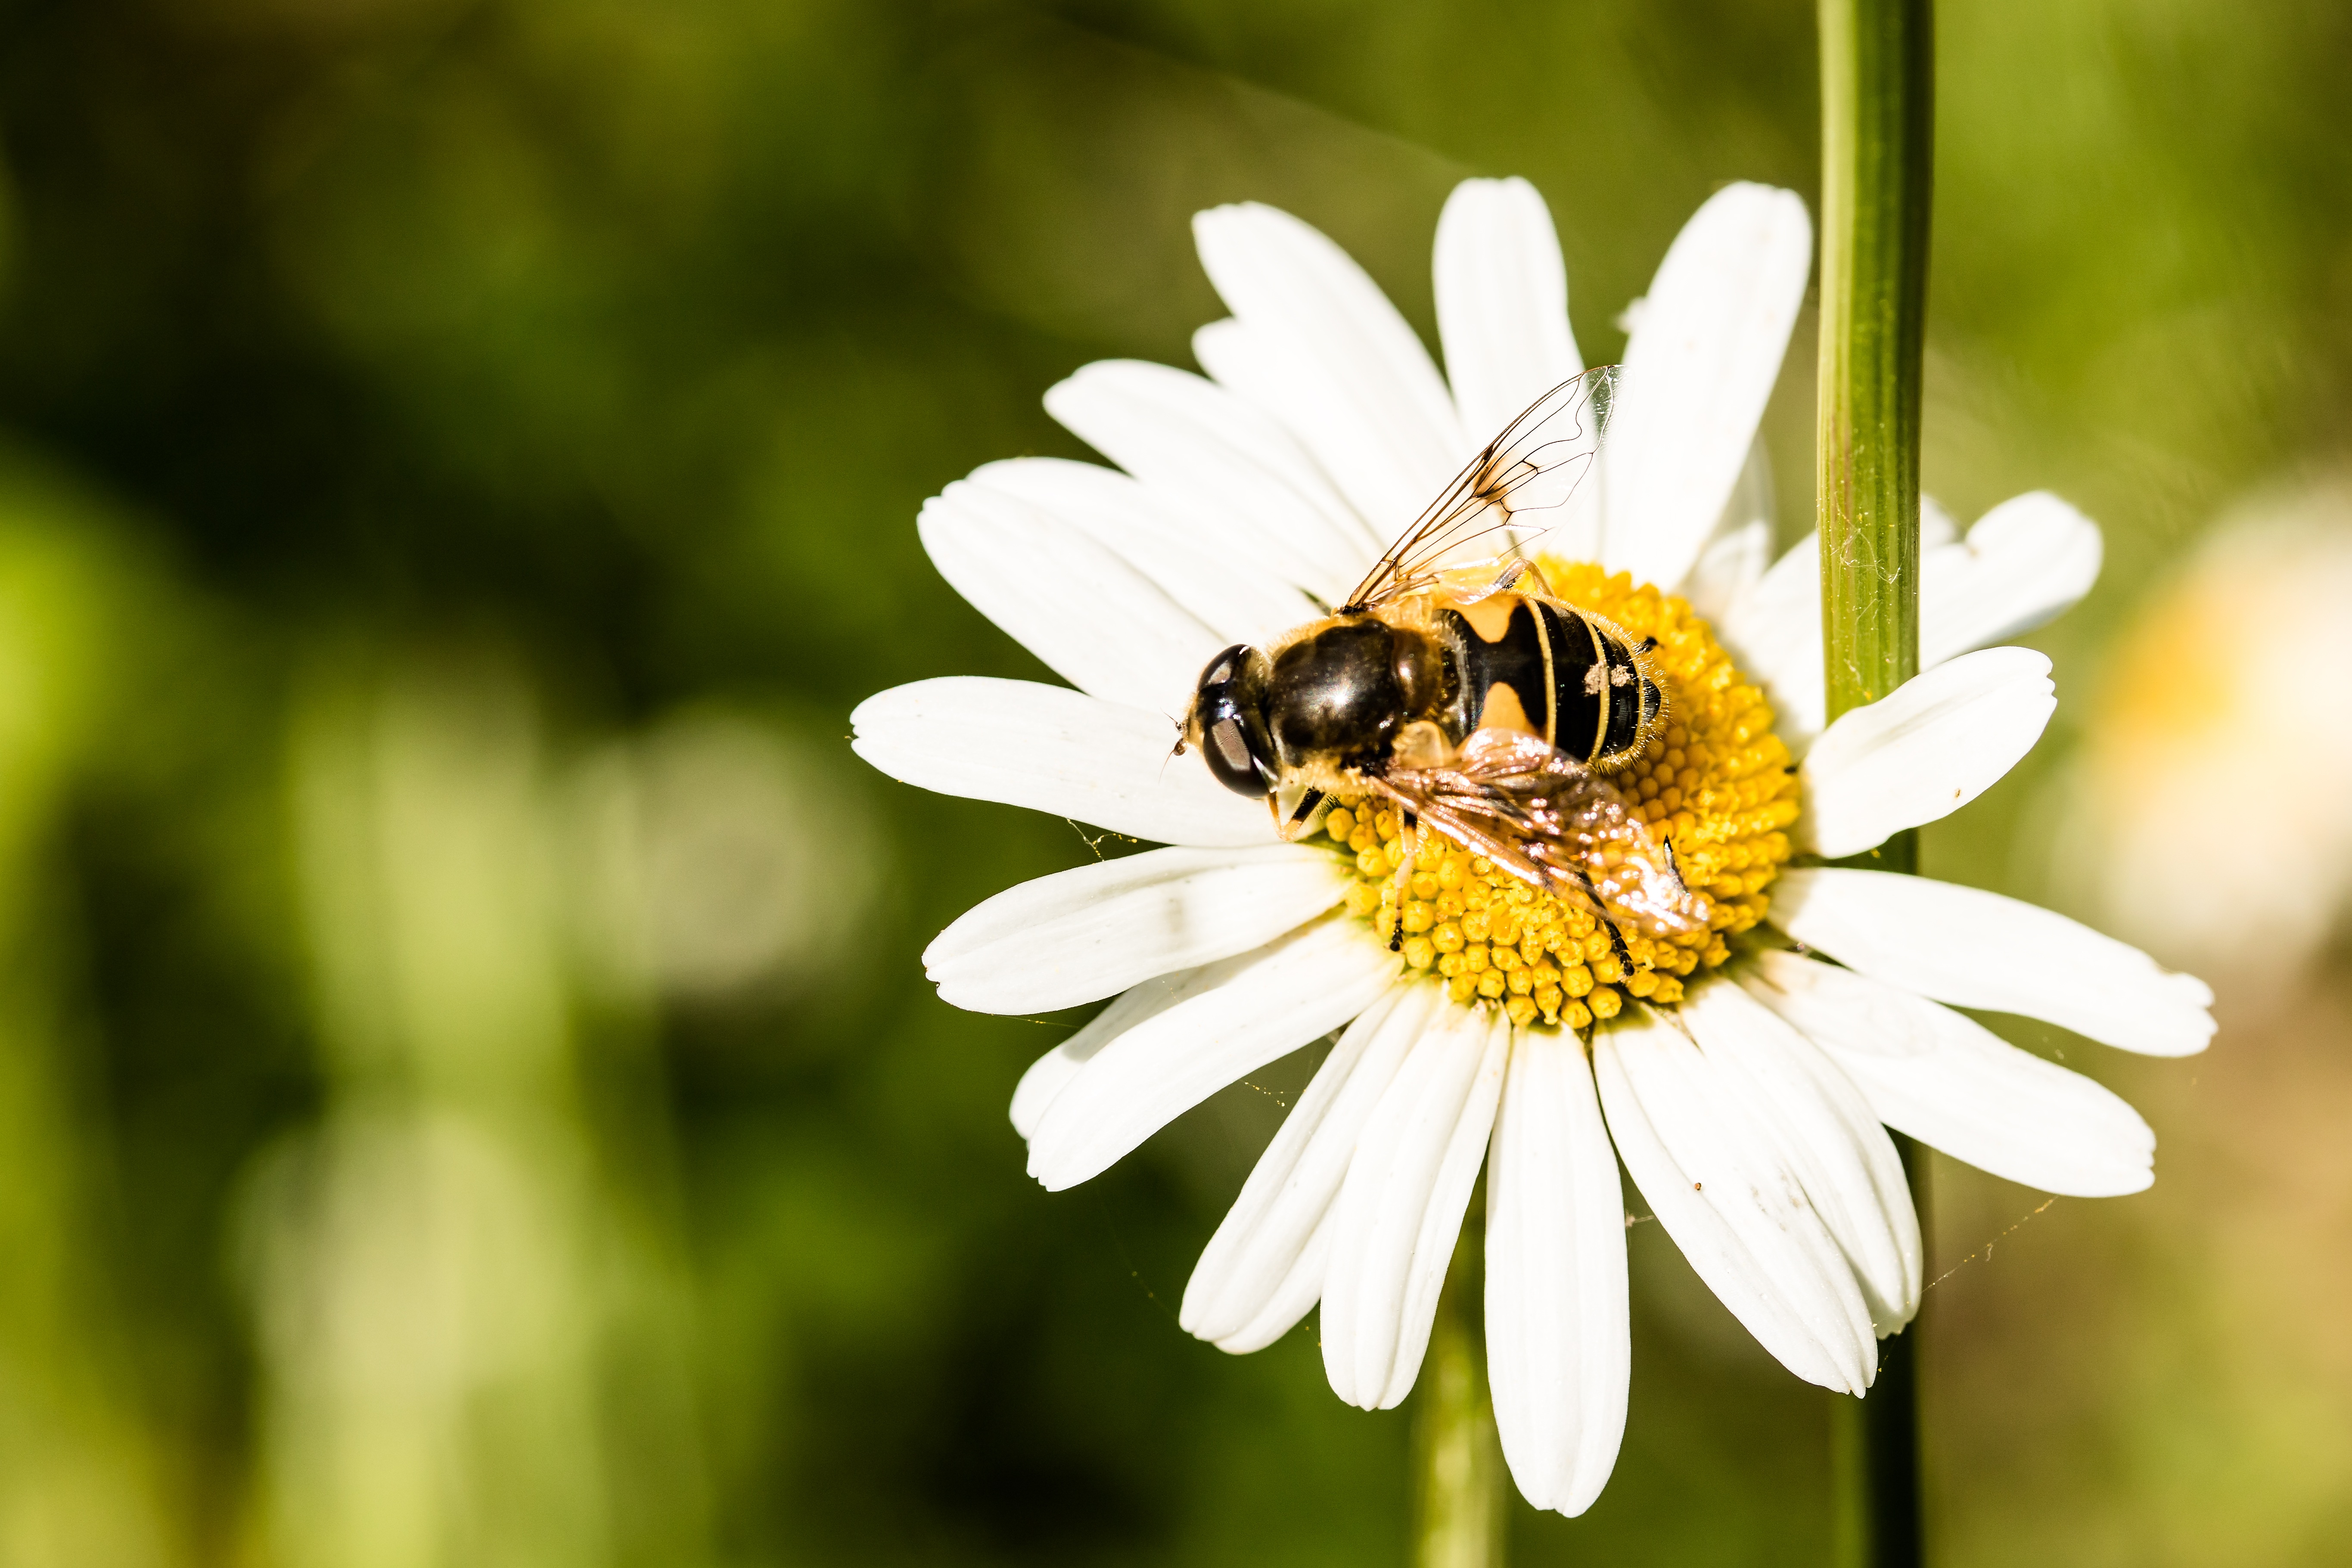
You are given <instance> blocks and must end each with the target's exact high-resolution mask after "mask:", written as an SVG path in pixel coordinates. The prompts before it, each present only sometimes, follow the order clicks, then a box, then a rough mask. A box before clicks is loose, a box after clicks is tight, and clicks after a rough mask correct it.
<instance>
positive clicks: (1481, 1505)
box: [1412, 1207, 1509, 1568]
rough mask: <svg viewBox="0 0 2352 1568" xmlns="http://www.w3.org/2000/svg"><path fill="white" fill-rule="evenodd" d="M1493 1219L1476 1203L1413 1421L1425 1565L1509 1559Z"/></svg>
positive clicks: (1451, 1267) (1418, 1542)
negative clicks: (1488, 1287)
mask: <svg viewBox="0 0 2352 1568" xmlns="http://www.w3.org/2000/svg"><path fill="white" fill-rule="evenodd" d="M1484 1228H1485V1227H1484V1226H1483V1225H1482V1224H1481V1223H1480V1216H1479V1215H1478V1214H1477V1213H1476V1212H1475V1207H1474V1210H1473V1212H1472V1213H1471V1214H1470V1215H1468V1216H1466V1217H1465V1219H1464V1221H1463V1224H1462V1237H1461V1239H1460V1240H1459V1241H1457V1242H1456V1243H1454V1261H1453V1262H1452V1263H1450V1264H1448V1265H1447V1266H1446V1271H1445V1289H1444V1293H1443V1294H1442V1295H1441V1296H1439V1298H1438V1301H1437V1321H1436V1322H1435V1323H1434V1324H1433V1325H1432V1326H1431V1329H1430V1334H1429V1359H1428V1360H1427V1361H1426V1362H1425V1363H1423V1365H1422V1369H1421V1396H1420V1398H1419V1400H1418V1401H1417V1408H1416V1409H1415V1411H1414V1416H1413V1427H1412V1445H1413V1469H1414V1473H1415V1476H1416V1478H1417V1479H1418V1482H1419V1486H1418V1493H1417V1496H1416V1497H1415V1500H1414V1501H1415V1510H1416V1514H1417V1517H1416V1519H1415V1521H1414V1526H1413V1545H1414V1551H1413V1562H1414V1563H1415V1564H1416V1565H1417V1568H1502V1564H1503V1559H1504V1527H1505V1525H1506V1524H1507V1522H1508V1520H1507V1515H1506V1514H1505V1511H1504V1510H1505V1505H1506V1503H1507V1500H1508V1498H1509V1493H1508V1492H1507V1490H1506V1486H1507V1482H1506V1479H1505V1475H1504V1470H1503V1449H1502V1445H1501V1444H1500V1443H1499V1442H1498V1441H1497V1440H1496V1436H1495V1406H1494V1403H1493V1400H1492V1397H1491V1396H1490V1395H1489V1394H1488V1392H1487V1387H1486V1334H1485V1332H1484V1328H1483V1324H1482V1322H1481V1310H1480V1306H1481V1301H1482V1299H1483V1297H1484V1295H1485V1290H1484V1289H1483V1287H1484V1285H1485V1279H1484V1278H1483V1276H1484V1273H1485V1269H1484V1268H1483V1267H1482V1265H1483V1262H1484V1256H1483V1255H1484V1245H1483V1241H1482V1233H1483V1231H1484Z"/></svg>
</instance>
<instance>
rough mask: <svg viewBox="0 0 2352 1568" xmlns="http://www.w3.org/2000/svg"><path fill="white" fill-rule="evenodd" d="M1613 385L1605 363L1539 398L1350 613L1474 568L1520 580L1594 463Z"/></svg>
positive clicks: (1400, 544) (1352, 600)
mask: <svg viewBox="0 0 2352 1568" xmlns="http://www.w3.org/2000/svg"><path fill="white" fill-rule="evenodd" d="M1616 379H1617V367H1616V366H1615V365H1600V366H1597V367H1595V368H1594V369H1591V370H1588V371H1586V372H1585V373H1584V374H1581V375H1579V376H1575V377H1572V378H1570V380H1567V381H1563V382H1561V383H1560V384H1559V385H1558V386H1555V387H1553V388H1552V389H1551V390H1550V391H1549V392H1547V393H1545V394H1544V395H1542V396H1541V397H1538V398H1537V399H1536V401H1535V402H1534V403H1533V404H1532V405H1529V407H1528V411H1527V412H1526V413H1524V414H1522V415H1520V416H1518V417H1517V419H1514V420H1512V421H1511V422H1510V424H1509V425H1508V426H1505V427H1504V430H1503V433H1502V434H1501V435H1499V436H1497V437H1495V438H1494V439H1493V440H1492V441H1490V442H1488V443H1487V444H1486V449H1485V450H1484V451H1482V452H1480V453H1479V454H1478V455H1477V456H1476V457H1475V458H1472V459H1470V463H1469V466H1468V467H1466V468H1464V469H1463V470H1462V471H1461V473H1459V474H1457V475H1455V476H1454V482H1453V483H1452V484H1450V485H1448V486H1446V487H1445V490H1444V493H1443V494H1442V495H1440V496H1439V497H1438V498H1437V499H1436V500H1433V501H1432V502H1430V503H1429V510H1426V511H1424V512H1423V513H1422V514H1421V516H1420V517H1419V518H1418V519H1416V520H1415V521H1414V522H1413V525H1412V527H1411V528H1409V529H1407V530H1405V531H1404V535H1403V537H1402V538H1400V539H1399V540H1398V541H1397V542H1395V543H1394V544H1393V545H1391V546H1390V547H1389V552H1388V553H1387V554H1385V555H1383V556H1381V559H1380V561H1379V563H1378V564H1376V565H1374V566H1373V568H1372V569H1371V571H1370V574H1367V575H1366V576H1365V578H1364V580H1363V581H1362V582H1361V583H1360V584H1357V585H1356V591H1355V592H1354V593H1353V594H1351V595H1349V596H1348V605H1347V607H1348V608H1349V609H1350V610H1364V609H1370V608H1371V607H1372V606H1373V605H1380V604H1382V603H1385V602H1386V601H1388V600H1390V599H1393V598H1396V597H1397V596H1398V595H1403V594H1412V593H1419V592H1421V591H1422V590H1423V589H1426V588H1430V587H1433V586H1435V585H1437V584H1438V583H1439V582H1440V581H1441V579H1443V578H1444V577H1445V576H1446V575H1447V574H1452V573H1459V572H1461V571H1463V569H1464V567H1465V563H1481V562H1493V563H1496V570H1497V573H1498V574H1501V575H1502V576H1503V577H1504V578H1505V579H1506V580H1508V579H1511V578H1515V577H1516V576H1517V563H1522V562H1524V561H1525V560H1527V559H1528V552H1530V550H1531V549H1532V546H1533V542H1534V541H1535V539H1536V538H1538V536H1540V535H1542V534H1544V533H1546V532H1549V531H1551V529H1552V528H1553V527H1554V526H1555V524H1556V523H1558V522H1559V521H1562V519H1563V516H1564V514H1565V513H1566V512H1567V510H1568V509H1569V506H1570V501H1571V500H1576V499H1577V498H1578V496H1579V490H1580V485H1581V482H1582V481H1583V479H1584V478H1585V476H1586V474H1587V472H1588V471H1589V470H1590V469H1591V468H1592V465H1593V463H1594V462H1595V460H1596V459H1597V458H1598V457H1599V455H1600V451H1601V437H1602V435H1603V433H1604V432H1605V430H1606V428H1607V426H1608V423H1609V405H1610V398H1611V395H1612V392H1613V391H1614V389H1615V386H1616ZM1588 500H1589V498H1588ZM1474 581H1475V577H1474Z"/></svg>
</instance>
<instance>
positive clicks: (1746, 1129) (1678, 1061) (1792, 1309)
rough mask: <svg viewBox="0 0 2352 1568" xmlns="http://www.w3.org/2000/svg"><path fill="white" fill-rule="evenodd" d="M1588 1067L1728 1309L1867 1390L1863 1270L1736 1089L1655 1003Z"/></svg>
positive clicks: (1852, 1387) (1627, 1155)
mask: <svg viewBox="0 0 2352 1568" xmlns="http://www.w3.org/2000/svg"><path fill="white" fill-rule="evenodd" d="M1592 1069H1593V1078H1594V1079H1595V1080H1596V1081H1597V1082H1598V1083H1599V1085H1600V1089H1601V1106H1602V1108H1603V1109H1604V1110H1606V1111H1607V1112H1608V1118H1609V1131H1610V1135H1611V1136H1612V1138H1614V1139H1615V1140H1616V1142H1617V1152H1618V1154H1619V1155H1620V1157H1622V1159H1623V1160H1624V1162H1625V1169H1626V1170H1627V1171H1628V1172H1629V1173H1632V1175H1633V1184H1634V1185H1635V1186H1636V1187H1639V1188H1640V1189H1641V1191H1642V1195H1643V1197H1644V1198H1646V1199H1648V1200H1649V1204H1650V1209H1651V1212H1652V1213H1654V1214H1655V1215H1657V1217H1658V1223H1659V1224H1660V1225H1662V1226H1665V1228H1666V1234H1667V1235H1669V1236H1671V1237H1674V1238H1675V1246H1677V1247H1681V1248H1682V1249H1683V1256H1684V1257H1685V1258H1688V1259H1690V1265H1691V1267H1692V1268H1694V1269H1696V1271H1697V1273H1698V1277H1699V1278H1700V1279H1704V1280H1706V1283H1707V1287H1708V1288H1709V1289H1712V1290H1713V1291H1714V1292H1715V1293H1716V1295H1717V1297H1719V1298H1720V1299H1721V1300H1722V1301H1723V1304H1724V1305H1725V1306H1726V1307H1728V1308H1729V1309H1730V1310H1731V1315H1732V1316H1733V1317H1735V1318H1738V1320H1739V1321H1740V1322H1741V1323H1743V1324H1745V1325H1746V1326H1747V1329H1748V1332H1749V1333H1751V1334H1754V1335H1755V1336H1756V1340H1757V1342H1758V1343H1759V1344H1761V1345H1762V1346H1763V1347H1764V1348H1765V1349H1766V1350H1767V1351H1769V1352H1771V1353H1772V1354H1773V1355H1774V1356H1775V1357H1777V1358H1778V1359H1779V1360H1780V1364H1781V1365H1783V1366H1785V1367H1787V1368H1788V1369H1789V1370H1790V1372H1793V1373H1796V1374H1797V1375H1798V1376H1799V1377H1801V1378H1803V1379H1804V1380H1805V1381H1806V1382H1808V1383H1816V1384H1821V1385H1822V1387H1824V1388H1829V1389H1834V1390H1836V1391H1837V1392H1839V1393H1841V1394H1860V1393H1861V1392H1862V1391H1863V1390H1864V1389H1865V1388H1867V1387H1869V1386H1870V1383H1871V1379H1872V1378H1873V1377H1874V1376H1875V1375H1876V1373H1877V1368H1878V1342H1877V1340H1876V1338H1875V1337H1874V1335H1873V1334H1872V1332H1871V1323H1870V1310H1869V1308H1868V1307H1867V1306H1866V1305H1865V1304H1864V1301H1863V1299H1862V1291H1861V1289H1860V1288H1859V1287H1858V1286H1857V1285H1856V1284H1855V1283H1854V1278H1853V1268H1851V1267H1849V1266H1848V1265H1847V1263H1846V1260H1845V1258H1844V1256H1843V1253H1841V1252H1840V1251H1839V1250H1838V1244H1837V1242H1836V1240H1835V1239H1834V1238H1833V1237H1832V1236H1831V1235H1830V1233H1829V1230H1828V1229H1827V1227H1825V1226H1823V1225H1822V1220H1821V1216H1820V1215H1817V1214H1815V1213H1814V1212H1813V1207H1812V1205H1811V1203H1809V1202H1808V1201H1807V1200H1806V1197H1805V1192H1804V1187H1803V1185H1802V1184H1801V1182H1800V1181H1799V1180H1798V1178H1797V1174H1796V1173H1795V1172H1793V1171H1791V1170H1790V1169H1789V1167H1788V1164H1787V1163H1786V1162H1785V1161H1784V1160H1782V1159H1781V1157H1780V1153H1779V1152H1778V1150H1777V1149H1776V1148H1775V1147H1774V1146H1773V1143H1772V1141H1771V1140H1770V1139H1769V1138H1768V1137H1765V1136H1763V1135H1761V1134H1760V1131H1759V1129H1758V1128H1756V1127H1755V1125H1754V1119H1753V1116H1752V1114H1751V1110H1750V1108H1749V1107H1748V1105H1747V1104H1745V1103H1743V1102H1742V1101H1741V1100H1740V1099H1739V1098H1738V1091H1737V1089H1736V1087H1735V1086H1734V1085H1733V1084H1731V1083H1728V1082H1727V1081H1726V1080H1725V1077H1724V1075H1723V1074H1722V1073H1721V1072H1719V1071H1718V1070H1717V1068H1715V1067H1714V1066H1713V1065H1712V1064H1710V1063H1709V1062H1708V1061H1707V1059H1706V1057H1704V1056H1703V1055H1701V1054H1700V1052H1699V1049H1698V1047H1696V1046H1695V1045H1693V1044H1692V1043H1691V1041H1690V1039H1689V1037H1687V1036H1685V1034H1684V1033H1683V1032H1682V1031H1681V1029H1679V1028H1678V1027H1676V1026H1675V1025H1674V1024H1673V1023H1672V1022H1670V1021H1669V1020H1668V1019H1666V1018H1665V1017H1664V1016H1661V1015H1659V1014H1657V1013H1655V1012H1654V1011H1652V1010H1651V1009H1650V1008H1647V1007H1637V1008H1635V1009H1633V1011H1632V1012H1630V1013H1627V1014H1625V1015H1624V1016H1622V1017H1620V1018H1618V1019H1617V1020H1615V1021H1614V1022H1613V1023H1612V1024H1611V1025H1610V1026H1608V1027H1607V1028H1605V1029H1599V1030H1595V1031H1594V1034H1593V1053H1592Z"/></svg>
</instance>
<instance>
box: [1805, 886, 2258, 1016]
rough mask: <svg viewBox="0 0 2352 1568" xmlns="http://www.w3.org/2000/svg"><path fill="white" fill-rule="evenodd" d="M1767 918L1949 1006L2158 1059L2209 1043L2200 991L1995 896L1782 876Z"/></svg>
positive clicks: (2139, 955) (1853, 964)
mask: <svg viewBox="0 0 2352 1568" xmlns="http://www.w3.org/2000/svg"><path fill="white" fill-rule="evenodd" d="M1769 919H1770V920H1771V921H1772V923H1773V924H1774V925H1777V926H1779V927H1780V929H1781V930H1782V931H1787V932H1788V933H1789V934H1790V936H1792V937H1794V938H1796V939H1797V940H1798V941H1799V942H1803V943H1804V944H1805V945H1806V946H1808V947H1811V948H1817V949H1819V950H1820V951H1821V952H1825V953H1828V954H1829V955H1830V956H1831V957H1832V958H1834V959H1836V960H1837V961H1838V962H1839V963H1843V964H1844V965H1845V966H1846V967H1847V968H1849V969H1858V970H1860V971H1861V972H1862V973H1864V974H1867V975H1871V976H1873V977H1874V978H1876V979H1879V980H1884V981H1885V982H1886V983H1887V984H1890V985H1900V986H1902V987H1904V988H1905V989H1906V990H1909V991H1916V992H1917V993H1919V994H1921V995H1923V996H1933V997H1935V998H1936V999H1937V1001H1939V1002H1949V1003H1951V1004H1952V1005H1954V1006H1956V1007H1981V1008H1984V1009H1986V1010H1988V1011H1990V1012H1996V1013H2022V1014H2024V1015H2025V1016H2027V1017H2029V1018H2041V1019H2044V1020H2046V1021H2048V1022H2050V1023H2053V1024H2057V1025H2060V1026H2063V1027H2065V1028H2069V1029H2072V1030H2074V1032H2075V1033H2076V1034H2078V1035H2087V1036H2088V1037H2091V1038H2092V1039H2095V1040H2097V1041H2099V1042H2100V1043H2102V1044H2103V1045H2110V1046H2114V1047H2117V1048H2118V1049H2121V1050H2126V1051H2140V1052H2143V1053H2145V1054H2147V1055H2148V1056H2154V1057H2180V1056H2188V1055H2190V1054H2192V1053H2194V1052H2197V1051H2201V1050H2203V1049H2204V1048H2205V1046H2206V1042H2207V1041H2209V1040H2210V1039H2211V1038H2212V1037H2213V1018H2212V1015H2211V1014H2210V1012H2209V1011H2208V1009H2209V1008H2210V1007H2211V1006H2212V1005H2213V993H2212V991H2211V990H2210V988H2209V987H2207V985H2206V984H2205V983H2204V982H2203V981H2201V980H2199V979H2197V978H2196V977H2195V976H2194V975H2189V974H2176V973H2172V972H2170V971H2168V970H2166V969H2162V968H2159V967H2158V964H2157V963H2156V961H2155V960H2154V959H2152V958H2150V957H2148V956H2147V954H2146V953H2144V952H2140V951H2139V949H2137V948H2136V947H2130V946H2126V944H2125V943H2123V942H2117V941H2116V939H2115V938H2113V937H2111V936H2103V935H2101V934H2100V933H2099V932H2097V931H2093V930H2091V929H2090V927H2088V926H2085V925H2082V924H2079V923H2077V922H2076V921H2070V920H2068V919H2067V918H2066V917H2065V916H2063V915H2061V914H2054V913H2053V912H2052V911H2050V910H2045V909H2040V908H2037V907H2036V906H2034V905H2032V904H2029V903H2024V902H2021V900H2016V899H2009V898H2003V897H2002V896H2001V895H2000V894H1999V893H1988V892H1985V891H1984V890H1983V889H1978V888H1962V887H1956V886H1954V885H1953V884H1952V883H1949V882H1935V881H1930V880H1928V879H1927V878H1925V877H1900V876H1896V875H1895V874H1893V873H1891V872H1886V871H1850V870H1845V869H1843V868H1835V867H1826V868H1819V869H1812V870H1801V871H1784V872H1782V873H1781V874H1780V880H1779V881H1778V882H1777V883H1775V884H1774V886H1773V889H1772V904H1771V910H1770V915H1769Z"/></svg>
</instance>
